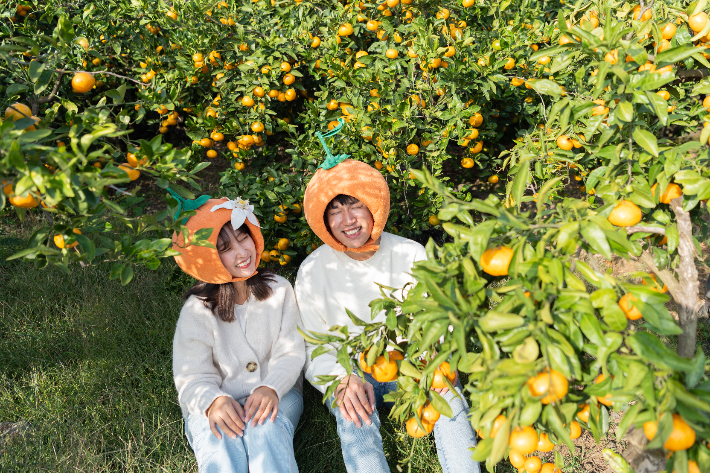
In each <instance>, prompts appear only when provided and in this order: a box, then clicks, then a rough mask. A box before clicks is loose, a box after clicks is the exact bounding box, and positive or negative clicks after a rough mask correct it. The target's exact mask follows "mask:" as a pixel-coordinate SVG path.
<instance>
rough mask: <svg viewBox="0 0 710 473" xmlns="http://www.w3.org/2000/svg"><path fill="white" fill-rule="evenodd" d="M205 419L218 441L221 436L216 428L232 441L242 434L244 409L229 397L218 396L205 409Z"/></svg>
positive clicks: (244, 420)
mask: <svg viewBox="0 0 710 473" xmlns="http://www.w3.org/2000/svg"><path fill="white" fill-rule="evenodd" d="M207 419H208V420H209V422H210V430H211V431H212V433H213V434H214V436H215V437H217V438H218V439H219V440H222V435H220V433H219V430H217V428H216V426H219V428H220V430H222V432H224V433H225V434H227V435H228V436H229V437H231V438H232V439H235V438H237V435H239V436H240V437H241V436H242V434H243V433H244V427H245V424H244V423H245V422H246V419H245V418H244V409H242V405H241V404H239V403H238V402H237V401H235V400H234V399H232V398H231V397H227V396H220V397H218V398H217V399H215V400H214V402H212V405H211V406H210V407H209V408H208V409H207Z"/></svg>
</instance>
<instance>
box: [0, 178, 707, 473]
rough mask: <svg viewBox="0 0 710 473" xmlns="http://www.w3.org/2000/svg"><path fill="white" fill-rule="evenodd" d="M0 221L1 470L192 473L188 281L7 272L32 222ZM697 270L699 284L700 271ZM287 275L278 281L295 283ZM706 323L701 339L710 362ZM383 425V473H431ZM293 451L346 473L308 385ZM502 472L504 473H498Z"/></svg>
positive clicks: (310, 465)
mask: <svg viewBox="0 0 710 473" xmlns="http://www.w3.org/2000/svg"><path fill="white" fill-rule="evenodd" d="M206 184H207V183H206ZM150 200H151V199H150V198H149V199H148V202H146V203H147V204H148V205H147V208H146V210H147V211H151V210H153V209H151V207H152V202H150ZM0 218H1V220H0V311H1V312H0V314H1V316H0V333H2V335H3V336H2V337H1V338H0V367H2V368H0V370H1V371H0V422H1V423H2V424H0V470H2V471H8V472H9V471H18V472H19V471H22V472H24V471H96V472H102V471H129V472H130V471H136V472H138V471H141V472H142V471H161V472H168V471H170V472H172V471H176V472H183V471H185V472H188V471H196V470H197V467H196V463H195V461H194V456H193V455H192V452H191V450H190V448H189V446H188V444H187V441H186V440H185V437H184V435H183V433H182V428H183V423H182V418H181V415H180V409H179V407H178V404H177V402H176V401H177V400H176V394H175V388H174V385H173V380H172V376H171V350H172V335H173V331H174V327H175V322H176V320H177V317H178V314H179V311H180V307H181V304H182V300H181V297H180V296H181V294H182V293H183V292H184V291H185V290H186V289H187V288H188V287H189V286H190V285H191V284H192V281H191V280H190V278H188V277H187V276H185V275H184V274H183V273H182V272H181V271H180V270H179V269H178V268H177V266H176V265H175V264H174V263H173V262H172V261H170V260H168V261H166V263H165V264H163V265H161V266H160V267H159V268H158V270H157V271H149V270H147V269H145V268H139V269H137V271H136V276H135V277H136V279H137V280H136V281H134V283H133V284H129V285H127V286H122V285H121V284H120V283H119V282H118V281H109V280H108V279H107V278H106V274H107V270H106V268H105V267H103V266H102V265H97V266H91V267H87V268H83V269H82V268H79V267H76V268H74V271H72V274H71V275H66V274H65V273H63V272H61V271H60V270H59V269H58V268H55V267H48V268H46V269H43V270H37V269H34V268H33V267H32V265H30V264H28V263H27V262H23V261H22V260H15V261H9V262H8V261H5V258H6V257H7V256H9V255H10V254H12V253H14V252H16V251H17V250H18V249H19V248H22V246H23V245H24V242H25V240H26V238H28V236H29V235H30V234H31V233H32V231H33V229H34V228H35V227H36V226H37V225H38V224H39V223H40V222H39V221H38V220H37V219H36V218H35V217H29V218H28V219H27V220H25V222H24V223H23V224H22V225H20V224H19V222H17V221H16V220H15V217H14V215H13V214H12V212H8V211H6V212H4V213H3V214H2V215H0ZM707 250H708V246H707V244H706V243H705V242H704V243H703V254H704V255H706V254H707ZM705 261H707V259H705ZM702 263H703V264H700V265H699V267H700V268H701V271H702V270H704V271H703V274H701V281H705V279H707V275H708V273H710V271H708V266H707V265H705V264H704V261H703V262H702ZM599 264H607V263H605V262H603V261H602V260H599ZM609 266H610V269H611V270H612V271H613V274H614V275H622V274H624V273H628V272H632V271H635V270H637V269H638V267H637V266H638V263H635V262H629V261H625V260H623V259H621V258H618V257H617V258H616V259H615V260H614V261H613V262H612V263H610V264H609ZM279 269H281V268H279ZM295 271H296V267H295V266H294V267H287V268H283V269H281V270H280V273H281V274H282V275H283V276H285V277H287V278H289V279H291V280H293V278H294V277H295ZM669 309H670V310H671V312H672V313H674V310H673V303H672V302H671V303H669ZM674 315H675V314H674ZM706 321H707V319H703V323H701V324H700V327H701V329H700V333H699V340H700V342H701V343H702V346H703V349H704V351H705V353H706V354H708V355H710V334H709V331H708V325H707V323H705V322H706ZM381 418H382V419H383V429H382V433H383V438H384V444H385V451H386V454H387V457H388V459H389V460H390V466H391V469H392V471H393V472H394V471H398V469H397V468H398V462H400V461H402V460H405V459H407V458H411V460H412V464H411V471H416V472H439V471H441V468H440V466H439V464H438V461H437V457H436V448H435V444H434V440H433V438H431V437H427V438H425V439H421V440H412V439H411V438H409V437H408V436H406V435H404V434H403V433H402V432H403V431H402V429H400V428H399V426H397V425H396V424H395V423H394V422H392V421H391V420H390V419H388V418H387V415H386V411H382V412H381ZM619 418H620V416H617V415H614V416H613V420H615V421H618V420H619ZM12 428H14V429H16V431H15V432H14V433H13V432H7V431H8V430H10V429H12ZM18 432H19V433H18ZM575 445H576V451H575V452H574V454H570V452H569V450H567V448H566V447H564V446H561V447H560V452H561V453H562V454H563V455H564V456H565V462H566V468H565V470H564V471H565V472H575V471H589V472H607V471H611V470H609V469H608V466H607V464H606V461H605V460H604V459H603V457H602V455H601V451H602V449H603V448H606V447H609V448H612V449H613V450H615V451H617V452H619V453H621V452H622V451H623V449H624V448H625V446H626V445H625V444H624V442H621V443H617V442H616V440H615V428H614V427H612V428H611V429H610V433H609V435H608V436H607V438H606V439H604V440H603V441H602V442H601V443H600V444H599V445H596V443H595V442H594V439H593V438H592V437H591V435H590V434H589V433H588V432H585V433H584V435H583V436H582V437H581V438H579V439H577V440H576V441H575ZM295 449H296V458H297V460H298V464H299V467H300V471H302V472H321V471H328V472H344V471H345V467H344V465H343V461H342V456H341V454H340V445H339V440H338V436H337V432H336V425H335V422H334V419H333V418H332V417H331V416H330V415H329V414H328V413H327V411H326V410H325V408H324V407H323V406H322V405H321V399H320V395H319V393H318V392H317V391H316V390H315V389H313V388H312V387H310V386H308V385H307V383H306V388H305V411H304V413H303V416H302V418H301V423H300V424H299V427H298V430H297V433H296V441H295ZM545 457H549V459H548V460H549V461H554V460H553V457H552V454H551V453H548V454H546V455H545ZM404 471H407V470H406V467H405V470H404ZM500 471H502V472H504V473H510V472H513V469H512V467H511V466H510V465H509V464H508V463H507V462H505V463H503V464H502V465H501V468H500Z"/></svg>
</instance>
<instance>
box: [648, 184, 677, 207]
mask: <svg viewBox="0 0 710 473" xmlns="http://www.w3.org/2000/svg"><path fill="white" fill-rule="evenodd" d="M656 187H658V183H656V184H654V185H653V186H652V187H651V195H652V196H653V197H656ZM682 195H683V191H682V190H681V188H680V186H679V185H678V184H675V183H673V182H671V183H670V184H668V186H667V187H666V191H665V192H664V193H663V194H661V196H660V197H659V198H658V201H659V202H660V203H662V204H670V203H671V200H673V199H675V198H676V197H681V196H682Z"/></svg>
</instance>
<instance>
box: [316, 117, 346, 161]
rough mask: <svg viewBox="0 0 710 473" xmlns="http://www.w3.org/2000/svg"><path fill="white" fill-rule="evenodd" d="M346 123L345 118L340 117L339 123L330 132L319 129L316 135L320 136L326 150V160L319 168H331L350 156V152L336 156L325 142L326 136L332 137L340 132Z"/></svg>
mask: <svg viewBox="0 0 710 473" xmlns="http://www.w3.org/2000/svg"><path fill="white" fill-rule="evenodd" d="M344 125H345V120H343V119H342V118H338V125H337V126H335V127H334V128H333V129H332V130H330V131H329V132H327V133H324V134H323V133H321V132H319V131H317V132H316V136H317V137H318V140H319V141H320V144H321V146H322V147H323V149H324V150H325V161H323V163H322V164H321V165H320V166H318V168H323V169H330V168H332V167H335V166H336V165H338V164H339V163H341V162H343V161H345V160H346V159H347V158H349V157H350V155H349V154H338V155H335V156H334V155H333V154H332V153H331V152H330V149H329V148H328V145H327V144H325V139H324V138H330V137H331V136H335V135H337V134H338V133H339V132H340V130H342V129H343V126H344Z"/></svg>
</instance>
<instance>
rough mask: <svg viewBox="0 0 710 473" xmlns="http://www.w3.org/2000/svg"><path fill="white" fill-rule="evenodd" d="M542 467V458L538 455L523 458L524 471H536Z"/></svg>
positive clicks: (535, 472)
mask: <svg viewBox="0 0 710 473" xmlns="http://www.w3.org/2000/svg"><path fill="white" fill-rule="evenodd" d="M541 468H542V460H540V459H539V458H538V457H530V458H528V459H527V460H525V471H527V472H528V473H538V472H539V471H540V469H541Z"/></svg>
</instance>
